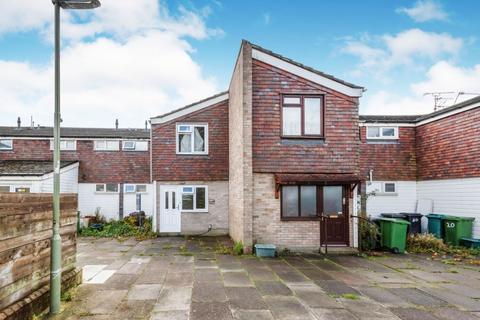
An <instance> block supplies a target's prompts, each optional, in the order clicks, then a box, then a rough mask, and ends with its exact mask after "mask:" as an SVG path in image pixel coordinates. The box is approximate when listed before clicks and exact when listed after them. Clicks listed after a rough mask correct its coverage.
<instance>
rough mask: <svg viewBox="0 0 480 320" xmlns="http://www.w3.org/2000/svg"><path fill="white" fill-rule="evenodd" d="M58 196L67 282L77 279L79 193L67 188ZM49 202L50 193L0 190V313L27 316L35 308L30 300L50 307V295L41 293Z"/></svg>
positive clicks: (47, 259)
mask: <svg viewBox="0 0 480 320" xmlns="http://www.w3.org/2000/svg"><path fill="white" fill-rule="evenodd" d="M60 201H61V219H60V224H61V228H60V234H61V237H62V266H63V280H68V281H66V282H64V287H66V284H68V286H71V285H74V284H76V283H78V280H75V279H77V276H76V274H78V272H77V271H75V259H76V257H75V256H76V241H77V238H76V219H77V218H76V217H77V196H76V195H67V194H65V195H62V196H61V200H60ZM52 206H53V205H52V195H51V194H9V193H5V194H0V275H2V276H1V277H0V310H1V311H0V319H3V318H7V319H28V318H29V317H28V316H27V315H26V313H25V312H26V310H27V309H30V310H33V309H32V304H34V305H35V308H34V309H35V310H41V309H46V308H47V307H48V298H43V299H39V298H40V297H44V296H45V294H47V297H48V284H49V279H50V238H51V236H52V210H53V209H52ZM72 272H73V273H72ZM68 275H70V276H68ZM72 278H73V279H74V280H71V279H72ZM45 287H46V288H45ZM42 290H43V291H46V292H43V291H42ZM32 295H33V296H34V297H33V298H32ZM12 307H13V309H12ZM24 308H26V309H25V310H22V309H24ZM27 313H28V312H27Z"/></svg>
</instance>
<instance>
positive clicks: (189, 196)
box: [182, 186, 208, 212]
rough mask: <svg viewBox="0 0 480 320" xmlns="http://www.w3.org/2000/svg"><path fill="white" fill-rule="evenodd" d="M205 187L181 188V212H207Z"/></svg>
mask: <svg viewBox="0 0 480 320" xmlns="http://www.w3.org/2000/svg"><path fill="white" fill-rule="evenodd" d="M207 199H208V195H207V187H206V186H201V187H200V186H196V187H183V188H182V211H200V212H207V211H208V206H207Z"/></svg>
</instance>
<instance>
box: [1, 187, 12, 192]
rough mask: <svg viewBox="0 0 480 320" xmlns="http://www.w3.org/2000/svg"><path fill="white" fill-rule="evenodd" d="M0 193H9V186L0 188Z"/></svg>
mask: <svg viewBox="0 0 480 320" xmlns="http://www.w3.org/2000/svg"><path fill="white" fill-rule="evenodd" d="M0 192H10V187H9V186H0Z"/></svg>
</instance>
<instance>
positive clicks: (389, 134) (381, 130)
mask: <svg viewBox="0 0 480 320" xmlns="http://www.w3.org/2000/svg"><path fill="white" fill-rule="evenodd" d="M367 139H381V140H387V139H398V127H373V126H370V127H367Z"/></svg>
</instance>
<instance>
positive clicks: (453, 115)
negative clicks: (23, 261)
mask: <svg viewBox="0 0 480 320" xmlns="http://www.w3.org/2000/svg"><path fill="white" fill-rule="evenodd" d="M363 92H364V89H363V88H362V87H360V86H357V85H353V84H351V83H348V82H345V81H343V80H340V79H338V78H335V77H333V76H331V75H328V74H325V73H323V72H320V71H317V70H314V69H312V68H310V67H307V66H304V65H302V64H300V63H297V62H295V61H293V60H291V59H288V58H285V57H283V56H281V55H278V54H276V53H274V52H271V51H268V50H266V49H263V48H261V47H259V46H256V45H253V44H251V43H249V42H247V41H243V42H242V44H241V47H240V52H239V54H238V57H237V60H236V62H235V67H234V71H233V74H232V78H231V82H230V86H229V89H228V91H226V92H221V93H219V94H217V95H214V96H212V97H209V98H206V99H204V100H201V101H198V102H196V103H193V104H190V105H187V106H185V107H182V108H180V109H176V110H174V111H171V112H169V113H166V114H163V115H159V116H156V117H153V118H151V129H150V130H142V129H134V130H127V129H92V128H63V129H62V148H63V149H64V150H63V151H62V160H64V161H78V195H79V209H80V210H81V211H82V214H91V213H94V211H95V210H96V208H97V207H98V208H101V213H102V214H105V215H106V216H107V217H109V218H118V217H120V216H121V214H122V213H123V214H125V213H128V212H130V211H134V210H135V208H136V206H135V200H136V199H137V197H138V195H139V194H140V195H141V196H142V209H143V210H144V211H146V212H147V213H148V214H152V216H153V227H154V229H155V230H156V231H158V232H160V233H161V234H205V233H206V232H208V234H209V235H214V234H229V235H230V236H231V237H232V238H233V239H234V240H235V241H241V242H242V243H243V244H244V245H245V247H246V248H247V249H251V247H252V245H253V244H254V243H271V244H275V245H277V246H278V248H280V249H281V248H289V249H293V250H318V249H319V247H320V246H321V245H322V244H324V243H325V242H327V243H328V244H329V245H330V246H337V247H356V246H357V235H358V228H357V219H356V218H355V217H356V216H357V215H359V214H360V213H361V212H362V211H363V212H365V213H366V214H367V215H369V216H377V215H379V214H380V213H384V212H385V213H390V212H421V213H446V214H452V215H465V216H473V217H477V218H480V211H479V210H478V208H480V193H479V192H480V160H479V159H480V97H477V98H474V99H471V100H468V101H465V102H462V103H459V104H456V105H454V106H452V107H449V108H445V109H442V110H439V111H437V112H433V113H431V114H427V115H416V116H379V115H376V116H373V115H372V116H369V115H360V116H359V98H360V97H361V96H362V93H363ZM51 139H52V129H51V128H22V127H20V126H19V127H17V128H15V127H0V160H3V161H13V160H31V161H44V160H51V158H52V151H51ZM7 171H8V170H7ZM46 173H47V174H48V172H46ZM1 181H2V180H0V186H5V184H3V182H1ZM6 185H7V186H8V188H9V190H10V191H15V188H14V187H13V184H12V185H8V184H6ZM0 188H1V187H0ZM0 192H1V189H0ZM365 199H366V200H365ZM364 200H365V201H364ZM324 216H327V217H328V219H322V217H324ZM477 220H479V219H477ZM479 223H480V221H477V222H476V224H475V235H476V236H477V237H478V236H480V224H479Z"/></svg>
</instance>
